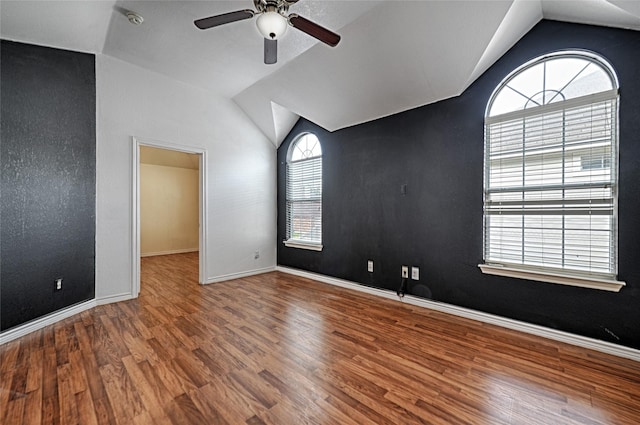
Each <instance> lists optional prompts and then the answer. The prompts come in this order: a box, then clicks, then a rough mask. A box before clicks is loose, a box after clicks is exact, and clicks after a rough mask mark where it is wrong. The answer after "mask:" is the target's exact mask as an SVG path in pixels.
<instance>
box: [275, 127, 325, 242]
mask: <svg viewBox="0 0 640 425" xmlns="http://www.w3.org/2000/svg"><path fill="white" fill-rule="evenodd" d="M286 202H287V207H286V208H287V212H286V214H287V240H286V241H285V242H284V243H285V245H287V246H290V247H295V248H305V249H312V250H317V251H319V250H321V249H322V148H321V146H320V141H319V140H318V138H317V137H316V136H315V135H314V134H312V133H305V134H302V135H300V136H299V137H298V138H297V139H296V140H295V141H294V142H293V143H292V144H291V146H290V147H289V152H288V155H287V175H286Z"/></svg>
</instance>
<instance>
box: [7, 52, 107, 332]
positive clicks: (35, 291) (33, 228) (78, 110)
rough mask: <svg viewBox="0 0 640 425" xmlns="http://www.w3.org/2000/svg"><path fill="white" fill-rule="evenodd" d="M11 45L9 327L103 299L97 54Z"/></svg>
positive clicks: (8, 92)
mask: <svg viewBox="0 0 640 425" xmlns="http://www.w3.org/2000/svg"><path fill="white" fill-rule="evenodd" d="M1 51H2V53H1V54H2V58H1V62H0V66H1V68H0V74H1V92H2V98H1V102H0V103H1V116H2V130H1V138H2V140H1V144H0V164H1V172H2V180H1V196H2V198H1V199H2V202H1V210H0V214H1V215H0V218H1V222H0V246H1V248H0V249H1V256H0V307H1V308H0V310H1V312H0V315H1V325H0V328H1V329H2V330H6V329H8V328H11V327H13V326H16V325H19V324H22V323H25V322H27V321H29V320H32V319H35V318H37V317H40V316H43V315H45V314H47V313H51V312H53V311H56V310H59V309H61V308H64V307H67V306H70V305H73V304H76V303H78V302H81V301H84V300H89V299H92V298H93V297H94V290H95V286H94V264H95V258H94V251H95V199H96V198H95V166H96V157H95V152H96V150H95V149H96V113H95V111H96V110H95V104H96V103H95V102H96V97H95V58H94V56H93V55H88V54H83V53H74V52H68V51H62V50H56V49H50V48H44V47H36V46H31V45H26V44H20V43H13V42H8V41H2V45H1ZM57 278H62V279H63V285H62V290H60V291H54V281H55V279H57Z"/></svg>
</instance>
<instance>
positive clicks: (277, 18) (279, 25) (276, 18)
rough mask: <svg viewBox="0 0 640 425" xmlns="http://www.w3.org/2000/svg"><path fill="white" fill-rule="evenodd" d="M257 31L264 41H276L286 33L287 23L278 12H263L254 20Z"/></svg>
mask: <svg viewBox="0 0 640 425" xmlns="http://www.w3.org/2000/svg"><path fill="white" fill-rule="evenodd" d="M256 25H257V26H258V31H260V34H262V36H263V37H264V38H266V39H269V40H277V39H279V38H280V37H282V36H283V35H284V33H285V32H287V27H288V26H289V23H288V22H287V18H285V17H284V16H282V15H281V14H279V13H278V12H273V11H270V12H264V13H263V14H261V15H260V16H258V19H257V20H256Z"/></svg>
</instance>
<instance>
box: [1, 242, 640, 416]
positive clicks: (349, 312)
mask: <svg viewBox="0 0 640 425" xmlns="http://www.w3.org/2000/svg"><path fill="white" fill-rule="evenodd" d="M197 273H198V271H197V253H195V254H194V253H190V254H178V255H172V256H164V257H148V258H143V259H142V292H141V295H140V297H139V299H137V300H131V301H126V302H120V303H116V304H111V305H105V306H100V307H97V308H94V309H92V310H89V311H86V312H84V313H81V314H79V315H77V316H74V317H72V318H69V319H67V320H64V321H62V322H60V323H57V324H55V325H52V326H49V327H47V328H45V329H42V330H40V331H37V332H34V333H32V334H30V335H28V336H25V337H23V338H20V339H18V340H15V341H12V342H10V343H7V344H5V345H3V346H1V347H0V422H1V423H2V424H3V425H12V424H82V425H85V424H87V425H91V424H247V425H261V424H286V425H288V424H295V425H297V424H346V425H353V424H414V423H415V424H419V423H424V424H638V423H640V364H638V363H636V362H633V361H630V360H624V359H620V358H616V357H613V356H608V355H605V354H601V353H597V352H592V351H588V350H584V349H579V348H576V347H572V346H569V345H564V344H561V343H557V342H554V341H549V340H545V339H543V338H539V337H533V336H530V335H526V334H520V333H518V332H515V331H510V330H505V329H501V328H498V327H495V326H491V325H486V324H482V323H478V322H473V321H471V320H466V319H462V318H458V317H454V316H449V315H446V314H443V313H439V312H434V311H429V310H425V309H420V308H416V307H411V306H406V305H402V304H400V303H397V302H394V301H392V300H384V299H380V298H376V297H373V296H369V295H365V294H360V293H357V292H353V291H348V290H343V289H340V288H336V287H332V286H329V285H325V284H322V283H318V282H314V281H310V280H307V279H303V278H298V277H293V276H289V275H286V274H282V273H277V272H274V273H269V274H265V275H260V276H254V277H250V278H245V279H238V280H234V281H229V282H223V283H218V284H212V285H207V286H200V285H198V284H197Z"/></svg>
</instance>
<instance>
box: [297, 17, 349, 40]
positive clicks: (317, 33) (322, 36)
mask: <svg viewBox="0 0 640 425" xmlns="http://www.w3.org/2000/svg"><path fill="white" fill-rule="evenodd" d="M289 23H290V24H291V26H293V27H294V28H297V29H299V30H300V31H302V32H305V33H307V34H309V35H310V36H311V37H314V38H317V39H318V40H320V41H322V42H323V43H325V44H328V45H329V46H331V47H336V46H337V45H338V43H339V42H340V36H339V35H338V34H336V33H335V32H333V31H329V30H328V29H326V28H324V27H321V26H320V25H318V24H316V23H315V22H311V21H310V20H308V19H306V18H303V17H302V16H299V15H297V14H295V13H292V14H290V15H289Z"/></svg>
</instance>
